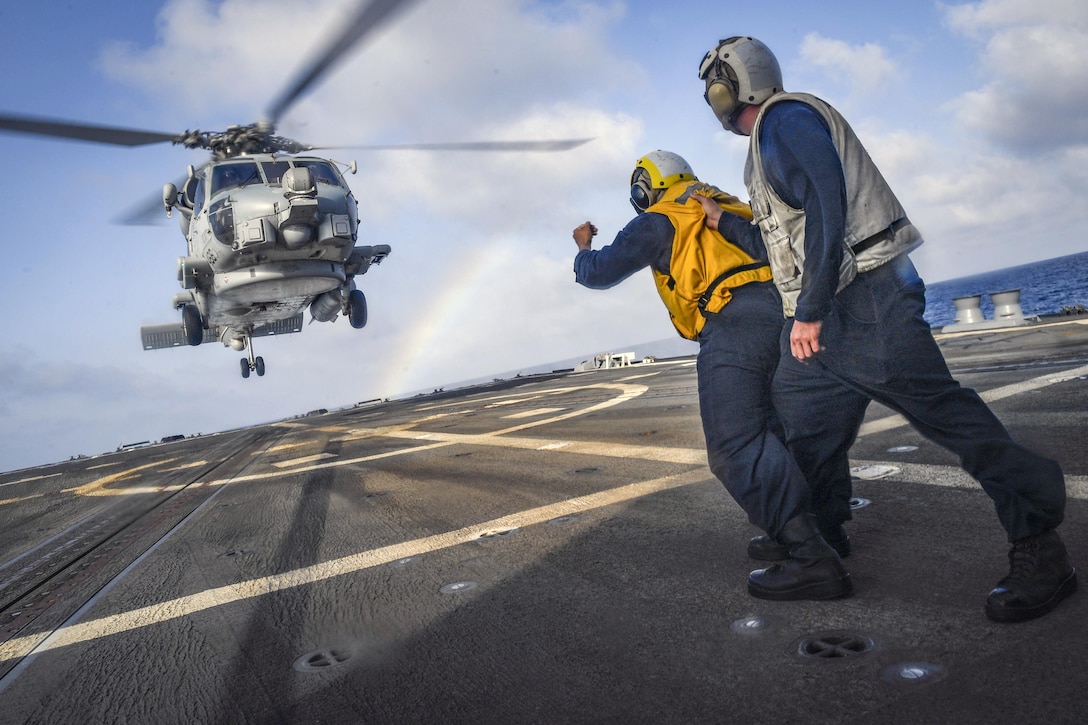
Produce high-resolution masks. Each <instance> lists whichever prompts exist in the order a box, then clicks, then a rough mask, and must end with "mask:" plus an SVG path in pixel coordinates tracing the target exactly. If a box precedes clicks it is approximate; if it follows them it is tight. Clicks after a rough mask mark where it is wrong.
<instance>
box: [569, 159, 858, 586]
mask: <svg viewBox="0 0 1088 725" xmlns="http://www.w3.org/2000/svg"><path fill="white" fill-rule="evenodd" d="M630 186H631V204H632V205H633V206H634V207H635V211H636V212H637V213H638V214H637V216H635V218H634V219H632V220H631V221H630V222H629V223H628V224H627V226H626V227H624V228H623V229H622V230H621V231H620V232H619V234H617V235H616V238H615V240H613V242H612V243H611V244H610V245H607V246H605V247H602V248H601V249H599V250H594V249H593V248H592V242H593V236H594V235H596V234H597V228H596V227H595V226H594V225H593V224H592V223H590V222H588V221H587V222H585V223H584V224H581V225H580V226H578V227H577V228H575V230H574V241H575V243H576V244H577V245H578V253H577V256H575V258H574V274H575V280H576V281H577V282H578V283H579V284H581V285H583V286H585V287H590V288H593V289H607V288H609V287H613V286H615V285H616V284H619V283H620V282H622V281H623V280H624V279H626V278H627V277H629V276H631V275H632V274H634V273H635V272H637V271H639V270H641V269H643V268H644V267H649V268H650V270H651V271H652V273H653V277H654V282H655V284H656V286H657V290H658V293H659V294H660V296H661V299H662V301H663V302H664V303H665V307H666V308H668V311H669V317H670V319H671V321H672V323H673V326H674V327H675V328H676V330H677V332H678V333H679V334H680V335H681V336H683V337H686V338H688V339H692V340H697V341H698V343H699V355H698V381H699V411H700V415H701V417H702V422H703V432H704V434H705V436H706V446H707V458H708V462H709V464H710V469H711V471H713V472H714V475H715V476H717V478H718V479H719V480H720V481H721V482H722V483H723V484H724V485H725V487H726V489H727V490H728V491H729V493H730V495H731V496H732V497H733V498H734V500H736V502H737V503H738V504H739V505H740V507H741V508H742V509H743V510H744V512H745V513H746V514H747V515H748V518H749V520H750V521H751V522H752V523H753V524H755V525H756V526H758V527H759V528H760V529H762V530H763V531H765V532H766V533H767V534H768V535H769V536H770V537H772V538H777V537H778V536H779V535H780V533H781V531H782V528H783V526H785V525H786V523H787V522H789V521H790V520H792V519H793V518H794V517H796V516H799V515H801V514H802V513H804V512H806V511H807V510H808V508H809V487H808V484H807V482H806V481H805V478H804V476H803V475H802V474H801V471H800V469H799V468H798V467H797V464H796V463H795V462H794V460H793V458H792V456H791V455H790V454H789V452H788V451H787V450H786V447H785V445H784V444H783V443H782V438H783V433H782V429H781V426H780V424H779V422H778V416H777V414H776V413H775V410H774V407H773V405H772V402H771V380H772V378H773V377H774V373H775V369H776V367H777V364H778V358H779V350H778V339H779V335H780V334H781V332H782V325H783V316H782V302H781V299H780V298H779V296H778V292H777V291H776V290H775V287H774V284H773V283H772V282H771V273H770V269H769V267H768V266H767V262H766V250H765V248H764V247H763V246H762V245H761V244H753V245H752V248H744V247H742V246H739V245H738V244H734V243H732V242H730V241H727V240H726V239H725V238H724V237H723V236H721V234H719V233H718V232H716V231H714V230H711V229H709V228H706V226H705V224H704V219H705V216H706V214H705V211H704V210H703V207H702V206H701V205H700V203H699V202H698V201H697V200H696V199H695V198H694V197H695V196H696V195H699V196H704V197H709V198H711V199H713V200H714V201H716V202H717V203H718V205H719V206H721V207H722V208H723V209H726V210H728V211H730V212H732V213H734V214H740V215H745V216H748V218H749V219H750V218H751V211H750V210H749V209H748V206H747V204H744V203H743V202H741V201H740V200H738V199H737V198H736V197H734V196H731V195H729V194H726V193H725V192H723V191H721V190H719V189H717V188H716V187H713V186H710V185H708V184H704V183H702V182H700V181H699V180H698V179H697V178H696V176H695V173H694V172H693V171H692V170H691V166H690V165H688V163H687V162H686V161H685V160H684V159H682V158H681V157H680V156H678V155H676V154H674V153H671V152H668V151H653V152H651V153H649V154H646V155H645V156H643V157H642V158H640V159H639V160H638V162H637V163H636V164H635V169H634V171H633V172H632V174H631V183H630ZM832 555H834V554H832ZM836 561H837V558H836ZM850 591H851V583H850V579H849V575H848V574H847V573H846V571H845V570H844V569H843V568H842V565H841V562H839V564H838V569H837V570H835V571H832V572H831V573H829V574H828V575H827V576H825V577H823V578H822V579H821V580H819V581H806V582H804V585H803V586H802V587H801V588H800V589H799V590H798V591H797V592H795V593H792V596H790V597H789V598H794V599H829V598H834V597H840V596H845V595H847V594H849V593H850Z"/></svg>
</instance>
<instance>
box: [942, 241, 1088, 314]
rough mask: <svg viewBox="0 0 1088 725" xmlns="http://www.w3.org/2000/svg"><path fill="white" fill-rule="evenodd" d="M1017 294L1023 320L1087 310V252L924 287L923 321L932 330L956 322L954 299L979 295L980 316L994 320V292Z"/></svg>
mask: <svg viewBox="0 0 1088 725" xmlns="http://www.w3.org/2000/svg"><path fill="white" fill-rule="evenodd" d="M1013 289H1018V290H1020V307H1021V308H1022V309H1023V310H1024V316H1025V317H1032V316H1034V315H1049V314H1054V313H1060V312H1061V311H1062V308H1063V307H1072V306H1074V305H1083V306H1085V307H1088V252H1081V253H1080V254H1071V255H1069V256H1067V257H1056V258H1054V259H1046V260H1043V261H1041V262H1033V263H1031V264H1024V265H1021V266H1019V267H1008V268H1006V269H999V270H995V271H993V272H985V273H983V274H976V275H972V276H970V277H960V278H958V279H950V280H946V281H943V282H936V283H934V284H929V283H927V284H926V314H925V319H926V322H928V323H929V324H930V325H932V326H934V327H943V326H944V325H950V324H952V323H953V322H955V321H956V307H955V305H954V304H952V300H953V299H954V298H956V297H967V296H969V295H977V294H981V295H982V303H981V307H982V313H983V315H985V317H986V319H988V320H989V319H993V316H994V305H993V302H992V301H991V300H990V294H991V293H993V292H1004V291H1006V290H1013Z"/></svg>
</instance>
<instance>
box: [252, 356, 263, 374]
mask: <svg viewBox="0 0 1088 725" xmlns="http://www.w3.org/2000/svg"><path fill="white" fill-rule="evenodd" d="M253 367H254V368H256V370H257V377H261V376H263V375H264V358H263V357H261V356H259V355H258V356H257V358H256V359H255V360H254V361H253Z"/></svg>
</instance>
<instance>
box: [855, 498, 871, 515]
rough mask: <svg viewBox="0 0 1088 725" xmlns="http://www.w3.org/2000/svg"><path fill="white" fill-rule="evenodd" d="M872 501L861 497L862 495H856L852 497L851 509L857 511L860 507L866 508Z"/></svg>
mask: <svg viewBox="0 0 1088 725" xmlns="http://www.w3.org/2000/svg"><path fill="white" fill-rule="evenodd" d="M871 503H872V501H870V500H869V499H867V498H861V497H860V496H854V497H853V498H852V499H850V510H851V511H857V510H858V509H863V508H865V507H866V506H868V505H869V504H871Z"/></svg>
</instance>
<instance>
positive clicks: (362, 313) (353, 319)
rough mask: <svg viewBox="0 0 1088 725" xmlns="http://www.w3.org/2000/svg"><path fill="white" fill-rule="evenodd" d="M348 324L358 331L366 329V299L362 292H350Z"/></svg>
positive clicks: (354, 290) (355, 290)
mask: <svg viewBox="0 0 1088 725" xmlns="http://www.w3.org/2000/svg"><path fill="white" fill-rule="evenodd" d="M347 307H348V322H350V323H351V326H352V327H354V328H355V329H356V330H361V329H362V328H364V327H366V297H364V296H363V293H362V291H360V290H357V289H353V290H352V291H351V292H348V302H347Z"/></svg>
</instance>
